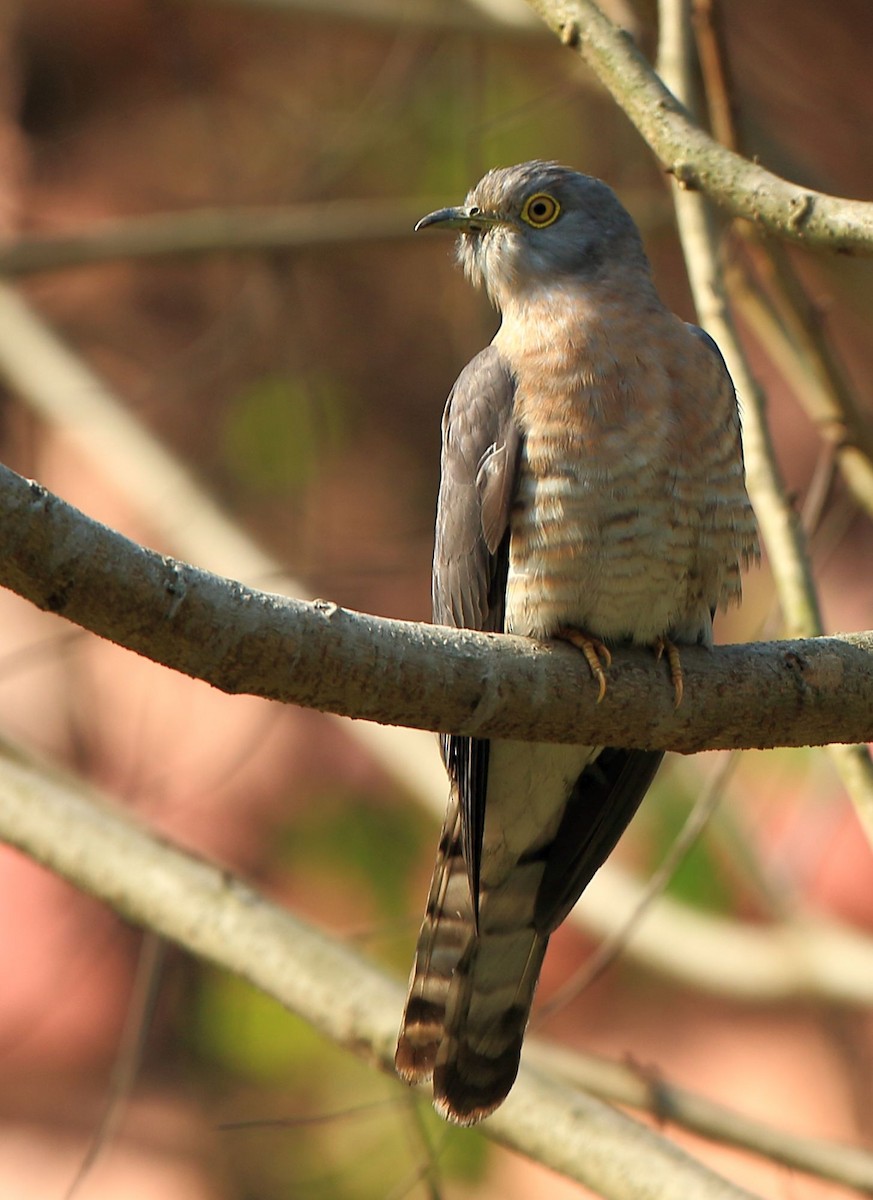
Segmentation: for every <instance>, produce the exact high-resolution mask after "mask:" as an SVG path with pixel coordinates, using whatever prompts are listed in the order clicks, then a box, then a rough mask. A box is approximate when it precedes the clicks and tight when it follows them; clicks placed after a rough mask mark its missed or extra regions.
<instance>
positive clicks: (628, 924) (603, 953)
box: [536, 754, 739, 1025]
mask: <svg viewBox="0 0 873 1200" xmlns="http://www.w3.org/2000/svg"><path fill="white" fill-rule="evenodd" d="M738 761H739V760H738V758H737V755H736V754H730V755H728V756H727V758H725V759H724V761H723V762H722V764H721V766H720V769H719V770H718V771H717V772H716V774H715V775H713V777H712V779H711V780H710V781H709V783H708V785H707V787H706V788H705V789H704V790H703V791H702V792H701V794H700V795H699V796H698V798H697V801H696V802H695V804H694V807H693V808H692V810H691V812H690V813H689V814H688V817H687V818H686V820H685V823H684V825H683V826H682V828H681V830H680V831H679V833H678V835H677V836H676V838H675V839H674V840H673V843H672V845H671V846H670V849H669V851H668V853H667V855H666V857H665V858H664V860H663V862H662V863H661V864H660V865H659V866H658V869H657V870H656V871H653V872H652V875H651V876H650V877H649V879H648V880H647V882H646V885H645V887H644V889H643V891H642V894H641V896H640V899H639V902H638V903H637V905H636V907H635V908H634V909H633V911H632V912H630V913H629V914H628V916H627V917H626V918H625V920H624V922H623V923H622V924H620V925H617V926H616V928H615V929H614V930H613V931H612V932H611V933H610V934H609V935H608V936H607V937H605V938H604V939H603V941H602V942H601V943H600V945H599V946H598V947H597V949H596V950H595V951H594V953H593V954H592V955H590V956H589V957H588V958H587V959H586V960H585V962H584V963H583V964H582V965H581V967H579V969H578V970H576V971H574V972H573V974H572V975H571V976H570V978H569V979H568V980H567V981H566V982H565V983H563V984H562V985H561V987H560V988H558V990H557V992H555V994H554V995H553V996H551V997H550V999H549V1001H548V1003H546V1004H543V1005H541V1006H540V1008H539V1009H538V1010H537V1014H536V1023H537V1025H540V1024H541V1023H542V1022H543V1021H545V1020H548V1018H549V1017H550V1016H552V1014H553V1013H555V1012H557V1011H558V1010H559V1009H561V1008H563V1007H564V1005H566V1004H568V1003H569V1001H570V1000H572V999H573V998H574V997H575V996H578V995H579V994H580V993H581V992H583V991H584V990H585V989H586V988H588V987H590V986H591V984H592V983H593V982H594V981H595V980H596V979H599V978H600V976H601V975H602V974H603V972H604V971H606V970H607V969H608V968H609V967H610V966H611V965H612V963H614V962H615V960H616V959H617V958H618V957H619V956H620V955H621V953H622V951H623V950H624V948H625V946H626V945H627V944H628V942H629V941H630V938H631V936H632V935H633V932H634V930H635V929H638V928H639V926H640V923H641V922H642V921H643V920H644V919H645V917H646V916H647V915H648V913H649V912H650V910H651V908H652V906H653V905H654V904H655V902H656V901H657V900H659V899H660V897H661V896H662V895H663V893H664V891H665V890H666V888H667V887H668V885H669V883H670V880H671V879H672V878H673V876H674V875H675V874H676V871H677V870H678V868H679V867H680V866H681V864H682V863H683V862H684V860H685V858H686V857H687V856H688V854H689V853H690V851H691V850H692V849H693V848H694V846H695V845H696V844H697V842H698V841H699V839H700V836H701V834H702V833H703V831H704V829H705V828H706V826H707V824H708V823H709V820H710V818H711V816H712V814H713V813H714V812H715V809H716V808H717V806H718V804H719V802H720V800H721V797H722V795H723V793H724V787H725V784H726V783H727V780H728V778H729V776H730V775H731V773H732V772H733V771H734V769H735V768H736V766H737V763H738Z"/></svg>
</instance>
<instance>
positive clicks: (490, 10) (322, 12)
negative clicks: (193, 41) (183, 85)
mask: <svg viewBox="0 0 873 1200" xmlns="http://www.w3.org/2000/svg"><path fill="white" fill-rule="evenodd" d="M187 3H189V4H190V3H197V4H203V3H209V4H212V5H215V6H217V7H228V8H250V9H253V10H257V9H267V10H272V11H274V12H279V13H284V14H286V15H288V16H291V15H295V16H296V15H298V14H305V13H311V14H312V15H314V16H317V17H319V18H322V19H333V20H343V21H365V22H367V24H376V25H387V26H388V27H389V28H390V29H392V30H394V31H396V30H397V29H398V28H400V29H403V28H410V29H422V28H423V29H445V30H448V31H451V30H457V31H458V32H469V33H476V32H478V33H483V32H490V33H492V34H495V33H496V34H501V35H504V34H505V35H508V36H517V37H528V38H529V37H534V38H536V37H537V36H538V29H537V25H536V22H535V21H534V20H532V18H531V16H530V13H529V12H528V11H527V10H526V9H525V7H524V5H523V4H522V3H521V0H500V2H499V3H494V0H491V2H490V3H487V4H482V3H475V2H472V3H471V2H470V0H187Z"/></svg>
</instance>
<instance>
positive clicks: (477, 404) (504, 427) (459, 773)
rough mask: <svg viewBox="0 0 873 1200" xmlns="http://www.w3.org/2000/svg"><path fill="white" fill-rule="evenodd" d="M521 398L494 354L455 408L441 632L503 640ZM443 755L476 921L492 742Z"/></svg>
mask: <svg viewBox="0 0 873 1200" xmlns="http://www.w3.org/2000/svg"><path fill="white" fill-rule="evenodd" d="M514 394H515V381H514V379H513V376H512V372H511V371H510V370H509V367H508V366H507V365H506V363H505V362H504V360H503V359H502V358H501V356H500V354H499V353H498V351H497V350H496V349H495V348H494V347H493V346H489V347H487V349H485V350H483V351H482V352H481V353H480V354H477V356H476V357H475V358H474V359H473V360H472V362H470V363H469V364H468V365H467V366H466V367H465V369H464V370H463V371H462V372H461V374H460V376H459V377H458V380H457V382H456V383H455V386H454V387H453V388H452V391H451V394H450V395H449V398H448V401H447V403H446V408H445V413H444V415H443V447H442V470H441V478H440V491H439V500H438V502H437V521H436V544H435V547H434V559H433V616H434V621H435V622H436V623H437V624H439V625H451V626H453V627H455V628H460V629H479V630H483V631H487V632H492V633H500V632H502V631H503V620H504V607H505V596H506V575H507V570H508V566H509V515H510V511H511V508H512V501H513V496H514V494H515V486H516V480H517V475H518V458H519V452H520V449H521V435H520V433H519V430H518V427H517V425H516V424H515V422H514V420H513V413H512V406H513V397H514ZM441 747H442V753H443V759H444V761H445V764H446V769H447V770H448V772H449V775H450V776H451V778H452V779H453V780H454V782H455V784H456V785H457V788H458V794H459V796H460V800H461V826H462V834H463V845H464V858H465V862H466V867H467V877H468V879H469V883H470V894H471V896H472V897H473V906H474V912H475V910H476V906H477V898H478V894H479V864H480V859H481V854H482V833H483V829H484V824H485V794H486V790H487V787H488V751H489V743H488V742H487V740H485V739H483V738H469V737H454V736H449V737H444V738H442V739H441Z"/></svg>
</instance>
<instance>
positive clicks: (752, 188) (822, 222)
mask: <svg viewBox="0 0 873 1200" xmlns="http://www.w3.org/2000/svg"><path fill="white" fill-rule="evenodd" d="M528 3H529V4H530V5H531V7H532V8H533V9H534V10H535V11H536V12H538V13H539V14H540V16H541V17H542V18H543V20H544V21H545V22H546V24H547V25H548V26H549V28H550V29H551V30H552V31H553V33H555V34H557V35H558V37H560V38H561V39H562V41H563V42H564V43H565V44H566V45H568V46H572V47H574V48H575V49H576V50H578V52H579V54H580V55H581V56H582V58H583V59H584V60H585V62H586V63H587V64H588V66H589V67H591V69H592V70H593V71H594V73H595V74H596V75H597V76H598V78H599V79H600V81H601V83H603V84H604V85H605V86H606V87H607V88H608V89H609V91H610V92H611V93H612V95H613V98H614V99H615V100H616V101H617V102H618V104H620V105H621V107H622V108H623V109H624V111H625V112H626V113H627V115H628V117H630V119H631V121H633V123H634V125H636V127H637V129H638V130H639V132H640V133H641V134H642V136H643V137H644V138H645V140H646V142H647V143H648V144H649V146H650V148H651V150H652V151H653V153H654V154H655V155H656V156H657V158H658V159H659V160H660V162H661V163H662V165H663V166H664V167H665V169H666V170H667V171H669V172H670V173H671V174H672V175H673V177H674V178H675V179H676V181H677V182H678V183H679V184H680V186H682V187H683V188H687V189H693V190H699V191H702V192H705V193H706V195H707V196H710V197H711V198H712V199H713V200H715V201H716V203H717V204H719V205H721V207H722V208H724V209H725V210H726V211H727V212H729V213H731V214H732V215H733V216H735V217H745V218H746V220H749V221H753V222H754V223H755V224H756V225H760V226H761V227H762V228H764V229H766V230H768V231H769V232H770V233H775V234H777V235H778V236H779V237H783V238H787V239H788V240H790V241H796V242H800V243H802V244H803V245H805V246H808V247H811V248H816V249H823V250H831V251H838V252H842V253H846V254H873V204H871V203H867V202H865V201H861V200H847V199H843V198H842V197H839V196H829V195H826V194H824V193H823V192H817V191H814V190H812V189H811V188H806V187H802V186H800V185H798V184H795V183H790V182H788V181H787V180H785V179H781V178H780V177H779V176H778V175H774V174H772V173H771V172H770V171H767V170H765V169H764V168H763V167H759V166H758V165H757V164H756V163H752V162H750V161H749V160H748V159H745V158H742V157H741V156H740V155H738V154H735V153H733V151H731V150H727V149H725V148H724V147H723V146H719V144H718V143H717V142H715V141H714V140H713V139H712V138H711V137H710V136H709V135H708V134H706V133H704V131H703V130H702V129H701V128H700V127H699V126H698V125H695V124H694V122H693V121H692V120H691V118H690V117H689V115H688V112H687V111H686V110H685V109H684V108H683V107H682V105H681V104H680V103H679V101H678V100H677V99H676V97H675V96H674V95H673V94H672V93H671V92H670V91H668V89H667V88H666V87H665V86H664V84H663V83H662V82H661V80H660V79H659V78H658V76H657V75H656V74H655V72H654V71H653V70H652V68H651V67H650V66H649V64H648V63H647V62H646V60H645V59H644V58H643V56H642V54H640V52H639V50H638V49H637V48H636V46H635V45H634V44H633V42H632V41H631V40H630V38H629V37H628V36H627V35H626V34H625V33H624V32H623V31H622V30H621V29H619V28H618V27H617V26H615V25H613V23H612V22H611V21H610V20H609V18H608V17H606V16H605V15H604V14H603V13H602V12H601V10H600V9H599V8H598V6H597V4H596V3H595V2H594V0H528Z"/></svg>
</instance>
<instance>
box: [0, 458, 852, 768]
mask: <svg viewBox="0 0 873 1200" xmlns="http://www.w3.org/2000/svg"><path fill="white" fill-rule="evenodd" d="M0 583H2V584H3V585H4V586H6V587H9V588H11V589H12V590H13V591H15V592H18V594H19V595H22V596H24V597H25V598H26V599H28V600H30V601H31V602H32V603H33V604H35V605H36V606H37V607H39V608H41V609H44V610H46V611H49V612H55V613H58V614H60V615H62V616H64V617H66V618H68V619H69V620H71V621H74V622H75V623H76V624H79V625H82V626H83V627H84V628H86V629H90V630H91V631H92V632H93V633H97V634H99V635H100V636H101V637H105V638H107V639H109V640H110V641H113V642H116V643H118V644H119V645H121V646H126V647H127V648H128V649H131V650H135V651H136V652H137V653H139V654H144V655H145V656H146V657H148V658H151V659H153V660H154V661H155V662H159V663H163V664H164V665H165V666H169V667H172V668H173V669H174V670H177V671H182V672H183V673H184V674H186V675H191V676H193V677H195V678H199V679H203V680H206V681H207V682H209V683H211V684H212V685H213V686H215V687H218V688H220V689H221V690H222V691H226V692H230V693H242V692H245V693H249V694H251V695H257V696H265V697H269V698H271V699H275V700H283V701H287V702H291V703H295V704H300V705H303V706H305V707H308V708H317V709H321V710H324V711H329V712H333V713H340V714H343V715H346V716H353V717H361V718H364V719H366V720H368V721H377V722H380V723H386V724H399V725H409V726H412V727H413V728H424V729H433V730H439V731H442V732H455V733H464V734H475V735H477V736H483V737H484V736H488V737H517V738H526V739H542V740H546V741H565V742H574V741H578V740H579V739H580V737H581V738H585V739H586V740H593V741H595V742H597V743H601V742H602V743H604V744H606V745H610V744H612V743H613V742H614V741H615V739H616V736H617V733H616V731H617V730H620V731H621V733H620V741H621V745H624V746H629V747H648V748H665V747H666V748H668V749H674V750H679V751H680V752H683V753H691V752H694V751H698V750H702V749H714V748H715V749H728V748H741V747H742V748H749V747H759V748H760V747H771V746H777V745H794V746H796V745H822V744H824V743H826V742H830V741H847V740H851V741H867V740H869V739H871V738H873V669H871V668H873V633H864V634H852V635H842V636H840V637H830V638H817V639H809V640H806V641H794V642H782V643H778V642H774V643H769V644H767V643H765V644H758V645H750V646H727V647H720V648H719V649H717V650H716V651H707V650H703V649H701V648H697V647H690V648H688V649H686V650H684V651H683V661H684V663H685V669H686V693H685V700H684V702H683V704H682V705H681V707H680V708H679V710H678V711H675V710H674V708H673V701H672V695H673V693H672V688H671V686H670V682H669V678H668V675H667V673H666V671H665V670H664V667H663V664H660V665H659V664H657V663H656V662H655V661H654V657H653V655H651V653H649V652H648V651H647V650H645V649H636V650H624V651H622V652H621V653H620V654H618V655H617V656H616V661H615V663H614V665H613V667H612V668H611V670H610V684H609V688H608V690H607V694H606V698H605V699H604V701H603V703H602V704H598V703H597V699H596V695H597V688H596V687H595V686H594V683H593V681H592V680H591V678H590V677H589V675H588V673H587V671H586V670H585V668H584V667H583V666H582V664H581V663H580V660H579V657H578V655H576V654H575V652H574V651H572V650H571V649H570V648H569V647H565V646H563V645H557V646H556V645H551V644H549V645H546V644H542V643H537V642H533V641H530V640H528V639H524V638H511V637H508V636H505V635H495V634H481V633H472V632H470V631H466V630H447V629H442V628H439V627H436V626H430V625H415V624H411V623H408V622H404V621H389V620H385V619H383V618H378V617H370V616H366V615H363V614H360V613H353V612H350V611H348V610H346V609H341V608H338V607H337V606H336V605H334V604H330V603H326V602H323V601H316V602H315V603H314V604H307V603H304V602H302V601H296V600H290V599H284V598H282V597H279V596H275V595H270V594H267V593H263V592H258V591H255V590H253V589H250V588H247V587H244V586H243V585H241V584H239V583H236V582H234V581H233V580H228V579H222V578H221V577H219V576H215V575H211V574H209V573H208V572H206V571H201V570H199V569H197V568H196V567H191V566H188V565H187V564H185V563H181V562H178V561H176V560H175V559H171V558H167V557H165V556H163V555H160V554H157V553H155V552H154V551H150V550H146V549H144V548H143V547H141V546H138V545H137V544H136V543H134V542H131V541H129V540H128V539H127V538H125V537H123V536H122V535H121V534H119V533H115V532H114V531H112V530H110V529H108V528H107V527H106V526H104V525H101V524H99V523H98V522H96V521H92V520H90V519H89V518H87V517H86V516H84V514H82V513H81V512H79V511H78V510H77V509H75V508H73V507H72V506H71V505H68V504H66V503H65V502H64V501H62V500H60V499H59V498H58V497H56V496H53V495H52V494H51V493H50V492H47V491H46V490H45V488H43V487H41V486H40V485H38V484H36V483H32V482H30V481H28V480H26V479H22V478H21V476H19V475H16V474H15V472H13V471H10V470H9V469H8V468H7V467H0ZM436 664H439V666H438V667H437V668H436V669H435V666H436Z"/></svg>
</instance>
